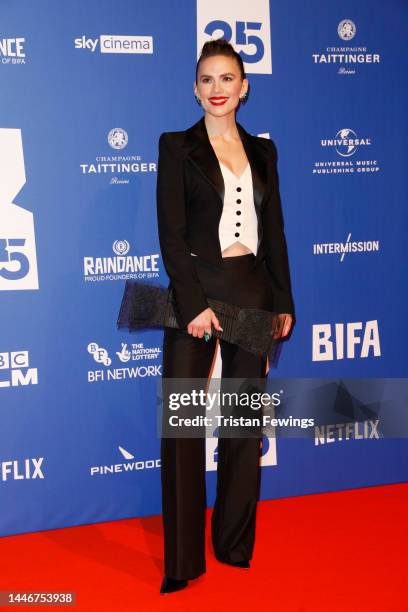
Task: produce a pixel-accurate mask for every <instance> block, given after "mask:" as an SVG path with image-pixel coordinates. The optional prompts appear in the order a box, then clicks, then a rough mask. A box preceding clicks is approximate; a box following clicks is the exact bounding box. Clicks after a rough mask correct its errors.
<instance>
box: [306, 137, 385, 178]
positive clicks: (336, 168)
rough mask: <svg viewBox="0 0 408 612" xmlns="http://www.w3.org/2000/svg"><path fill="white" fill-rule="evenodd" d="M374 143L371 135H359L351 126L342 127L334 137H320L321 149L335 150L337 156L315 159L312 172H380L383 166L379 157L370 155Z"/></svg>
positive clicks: (317, 173) (316, 173)
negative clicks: (374, 157)
mask: <svg viewBox="0 0 408 612" xmlns="http://www.w3.org/2000/svg"><path fill="white" fill-rule="evenodd" d="M372 145H373V142H372V138H371V137H370V136H359V135H358V134H357V132H356V131H355V130H353V129H351V128H341V129H340V130H338V132H337V133H336V134H335V136H334V137H332V138H321V139H320V147H321V150H326V151H333V152H334V153H335V154H336V156H335V158H333V157H331V158H330V159H324V160H319V161H315V162H314V165H313V170H312V172H313V174H315V175H319V174H321V175H322V174H325V175H327V174H355V173H359V174H373V173H376V172H379V171H380V169H381V167H380V163H379V161H378V159H373V158H372V157H371V156H370V152H371V151H370V149H371V148H372ZM353 157H356V158H358V159H352V158H353ZM336 158H337V159H336ZM339 158H340V159H339Z"/></svg>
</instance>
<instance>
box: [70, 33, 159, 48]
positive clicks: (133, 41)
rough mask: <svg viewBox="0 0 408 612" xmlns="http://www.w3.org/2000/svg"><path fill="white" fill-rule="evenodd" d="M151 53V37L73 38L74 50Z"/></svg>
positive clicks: (102, 35) (107, 36) (103, 36)
mask: <svg viewBox="0 0 408 612" xmlns="http://www.w3.org/2000/svg"><path fill="white" fill-rule="evenodd" d="M98 43H99V51H100V52H101V53H153V36H115V35H113V34H101V35H100V36H99V38H87V37H86V36H85V35H83V36H81V38H75V40H74V45H75V49H85V50H87V51H91V53H94V52H95V51H96V49H97V48H98Z"/></svg>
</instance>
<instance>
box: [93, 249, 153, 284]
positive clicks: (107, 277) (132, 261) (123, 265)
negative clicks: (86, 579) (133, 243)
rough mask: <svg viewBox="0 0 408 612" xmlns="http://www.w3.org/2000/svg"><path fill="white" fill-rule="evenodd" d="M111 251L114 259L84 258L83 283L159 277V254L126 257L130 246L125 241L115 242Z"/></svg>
mask: <svg viewBox="0 0 408 612" xmlns="http://www.w3.org/2000/svg"><path fill="white" fill-rule="evenodd" d="M112 250H113V252H114V253H115V256H114V257H84V281H85V282H94V283H95V282H101V281H112V280H113V281H116V280H128V279H142V278H143V279H146V278H158V277H159V267H158V259H159V257H160V254H159V253H151V254H150V255H140V256H136V255H128V253H129V250H130V244H129V242H128V241H127V240H115V242H114V243H113V244H112Z"/></svg>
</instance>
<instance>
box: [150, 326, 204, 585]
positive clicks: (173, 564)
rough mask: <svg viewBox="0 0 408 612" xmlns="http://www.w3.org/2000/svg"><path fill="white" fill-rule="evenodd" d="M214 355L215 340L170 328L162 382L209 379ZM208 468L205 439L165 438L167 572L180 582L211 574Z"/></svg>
mask: <svg viewBox="0 0 408 612" xmlns="http://www.w3.org/2000/svg"><path fill="white" fill-rule="evenodd" d="M215 350H216V339H215V338H212V339H211V340H210V342H205V341H204V340H203V339H200V338H194V337H193V336H191V335H189V334H188V333H187V332H185V331H180V330H176V329H166V330H165V333H164V344H163V378H181V379H185V378H197V379H206V380H207V379H208V376H209V374H210V371H211V367H212V363H213V359H214V355H215ZM163 408H164V410H165V407H163ZM163 414H165V412H164V413H163ZM205 463H206V459H205V437H201V438H166V437H162V439H161V483H162V513H163V530H164V569H165V574H166V575H167V576H170V577H171V578H175V579H178V580H184V579H187V580H188V579H192V578H197V577H198V576H199V575H200V574H203V573H204V572H205V571H206V565H205V514H206V507H207V498H206V482H205Z"/></svg>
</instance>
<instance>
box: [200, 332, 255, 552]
mask: <svg viewBox="0 0 408 612" xmlns="http://www.w3.org/2000/svg"><path fill="white" fill-rule="evenodd" d="M221 351H222V364H223V368H222V377H223V379H224V378H227V379H232V378H241V379H248V378H252V379H257V382H259V379H265V370H266V362H265V360H264V359H262V358H261V357H258V356H256V355H253V354H251V353H248V352H247V351H244V350H242V349H241V348H239V347H237V346H234V345H232V344H228V343H226V342H224V343H222V344H221ZM258 388H259V387H258ZM260 441H261V435H260V436H259V437H248V438H242V437H240V438H238V437H237V438H232V437H220V438H219V440H218V465H217V495H216V500H215V504H214V509H213V513H212V518H211V528H212V542H213V547H214V552H215V555H216V557H217V558H218V559H219V560H220V561H224V562H227V563H234V562H237V561H246V560H248V561H249V560H250V559H251V558H252V554H253V548H254V543H255V523H256V508H257V501H258V498H259V489H260V475H261V468H260V454H261V444H260Z"/></svg>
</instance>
